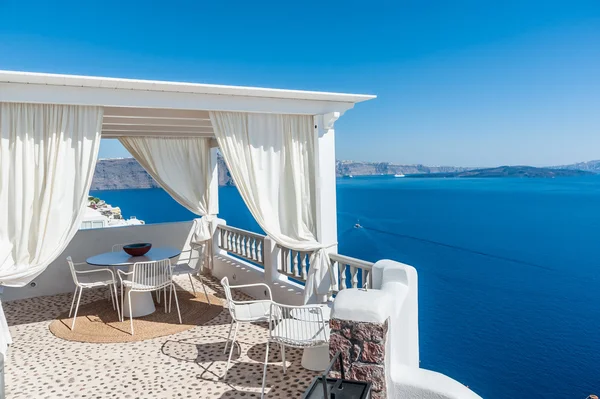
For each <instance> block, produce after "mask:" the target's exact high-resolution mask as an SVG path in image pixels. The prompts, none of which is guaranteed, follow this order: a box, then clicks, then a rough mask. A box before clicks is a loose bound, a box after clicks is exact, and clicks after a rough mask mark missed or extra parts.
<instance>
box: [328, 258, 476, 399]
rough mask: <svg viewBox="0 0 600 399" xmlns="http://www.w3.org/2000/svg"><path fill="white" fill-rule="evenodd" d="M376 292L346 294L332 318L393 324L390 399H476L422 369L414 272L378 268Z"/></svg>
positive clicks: (385, 263) (393, 265) (395, 265)
mask: <svg viewBox="0 0 600 399" xmlns="http://www.w3.org/2000/svg"><path fill="white" fill-rule="evenodd" d="M372 273H373V289H371V290H368V291H365V290H361V289H356V288H352V289H347V290H342V291H340V293H339V294H338V295H337V297H336V299H335V301H334V303H333V309H332V317H333V318H338V319H343V320H353V321H362V322H375V323H382V322H384V321H385V320H388V323H389V324H388V329H389V330H388V338H389V339H388V342H387V346H386V359H385V360H386V364H385V368H386V383H387V388H388V398H391V399H400V398H402V399H425V398H427V399H432V398H433V399H475V398H479V396H478V395H477V394H475V393H474V392H473V391H471V390H470V389H468V388H467V387H465V386H464V385H462V384H460V383H459V382H457V381H455V380H453V379H452V378H450V377H448V376H445V375H443V374H440V373H436V372H433V371H430V370H425V369H421V368H419V321H418V281H417V272H416V270H415V268H413V267H412V266H409V265H405V264H403V263H399V262H394V261H391V260H381V261H379V262H377V263H375V264H374V265H373V271H372Z"/></svg>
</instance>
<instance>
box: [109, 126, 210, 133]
mask: <svg viewBox="0 0 600 399" xmlns="http://www.w3.org/2000/svg"><path fill="white" fill-rule="evenodd" d="M102 130H114V131H130V132H179V133H194V132H197V133H213V129H212V127H196V126H191V127H190V126H135V125H102Z"/></svg>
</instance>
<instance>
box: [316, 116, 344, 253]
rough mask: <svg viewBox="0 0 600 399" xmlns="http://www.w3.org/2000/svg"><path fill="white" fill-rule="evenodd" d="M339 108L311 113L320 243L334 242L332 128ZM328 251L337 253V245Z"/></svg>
mask: <svg viewBox="0 0 600 399" xmlns="http://www.w3.org/2000/svg"><path fill="white" fill-rule="evenodd" d="M339 117H340V113H339V112H331V113H328V114H324V115H316V116H315V135H316V139H317V140H316V146H315V147H316V148H315V163H316V205H317V238H318V239H319V241H320V242H321V243H323V244H326V245H328V244H334V243H337V207H336V195H335V190H336V176H335V131H334V129H333V124H334V123H335V121H336V120H337V119H338V118H339ZM328 252H332V253H337V245H335V246H332V247H331V248H329V250H328Z"/></svg>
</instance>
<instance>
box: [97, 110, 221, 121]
mask: <svg viewBox="0 0 600 399" xmlns="http://www.w3.org/2000/svg"><path fill="white" fill-rule="evenodd" d="M104 116H105V117H107V116H110V117H127V118H167V119H194V120H202V121H210V115H209V114H208V111H200V110H191V111H190V110H184V109H162V108H135V107H105V108H104Z"/></svg>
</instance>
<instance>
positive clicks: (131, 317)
mask: <svg viewBox="0 0 600 399" xmlns="http://www.w3.org/2000/svg"><path fill="white" fill-rule="evenodd" d="M127 303H129V324H130V326H131V335H133V312H132V311H131V290H129V292H128V293H127Z"/></svg>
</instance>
